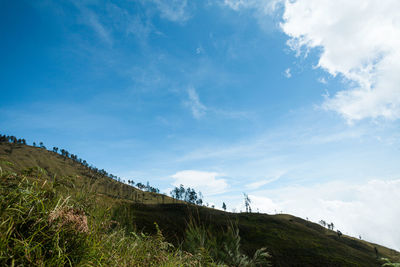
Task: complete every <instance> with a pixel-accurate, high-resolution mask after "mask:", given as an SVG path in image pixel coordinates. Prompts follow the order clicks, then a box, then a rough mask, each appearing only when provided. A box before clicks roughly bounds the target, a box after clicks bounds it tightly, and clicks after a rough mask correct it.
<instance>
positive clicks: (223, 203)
mask: <svg viewBox="0 0 400 267" xmlns="http://www.w3.org/2000/svg"><path fill="white" fill-rule="evenodd" d="M222 209H223V210H224V211H226V204H225V202H222Z"/></svg>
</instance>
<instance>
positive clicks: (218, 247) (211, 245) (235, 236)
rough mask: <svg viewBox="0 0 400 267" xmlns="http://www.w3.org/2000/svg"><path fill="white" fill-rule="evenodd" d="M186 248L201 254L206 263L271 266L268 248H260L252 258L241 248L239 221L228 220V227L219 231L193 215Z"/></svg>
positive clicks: (185, 244) (188, 227) (186, 233)
mask: <svg viewBox="0 0 400 267" xmlns="http://www.w3.org/2000/svg"><path fill="white" fill-rule="evenodd" d="M183 246H184V249H185V250H187V251H189V252H191V253H193V254H197V255H199V256H200V258H201V259H202V261H203V262H204V263H213V262H217V263H218V264H221V265H228V266H271V264H270V261H269V259H270V258H271V255H270V254H269V253H268V252H267V250H266V248H261V249H258V250H257V251H256V252H255V253H254V256H253V257H252V258H249V257H248V256H246V255H245V254H243V253H242V252H241V250H240V235H239V228H238V226H237V223H233V222H231V221H228V223H227V227H226V228H225V229H221V230H220V231H217V230H215V229H212V228H211V227H206V226H204V225H203V224H201V223H199V222H198V220H196V219H194V218H193V217H191V219H190V221H189V222H188V224H187V228H186V232H185V240H184V244H183Z"/></svg>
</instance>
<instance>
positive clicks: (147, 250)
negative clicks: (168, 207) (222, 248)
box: [0, 175, 201, 266]
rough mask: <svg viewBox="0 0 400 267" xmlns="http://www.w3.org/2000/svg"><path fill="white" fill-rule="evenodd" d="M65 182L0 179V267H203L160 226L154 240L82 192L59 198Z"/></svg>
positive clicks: (153, 237) (14, 178)
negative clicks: (170, 240)
mask: <svg viewBox="0 0 400 267" xmlns="http://www.w3.org/2000/svg"><path fill="white" fill-rule="evenodd" d="M32 180H33V181H32ZM62 184H63V183H54V182H47V181H44V182H43V181H42V180H41V181H40V183H39V182H38V180H36V179H34V178H32V177H27V176H23V175H17V176H14V175H2V176H1V177H0V266H32V265H33V266H83V265H84V266H201V259H200V257H198V256H197V255H191V254H189V253H186V252H183V251H181V250H178V249H176V248H174V246H173V245H171V244H170V243H168V242H166V241H165V240H164V237H163V235H162V233H161V231H160V229H159V228H158V225H156V230H157V233H156V234H155V235H152V236H150V235H145V234H143V233H135V232H131V233H126V231H125V229H123V228H120V227H118V223H117V222H113V221H111V220H110V219H109V212H108V211H109V210H108V209H104V208H101V207H100V206H98V205H90V204H88V203H83V199H82V198H80V197H81V195H82V193H79V191H77V193H76V194H72V195H70V196H63V195H62V194H60V193H59V192H63V191H62V190H61V188H59V185H62ZM86 195H89V198H86V201H85V202H91V199H92V198H90V192H86ZM92 200H94V199H92ZM88 214H90V216H89V215H88Z"/></svg>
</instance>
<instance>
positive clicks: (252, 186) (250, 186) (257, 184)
mask: <svg viewBox="0 0 400 267" xmlns="http://www.w3.org/2000/svg"><path fill="white" fill-rule="evenodd" d="M285 173H286V171H280V172H278V173H277V174H276V175H274V176H273V177H272V178H269V179H265V180H261V181H257V182H254V183H250V184H247V185H246V188H247V189H249V190H254V189H259V188H260V187H262V186H264V185H266V184H270V183H272V182H275V181H277V180H279V178H281V177H282V175H284V174H285Z"/></svg>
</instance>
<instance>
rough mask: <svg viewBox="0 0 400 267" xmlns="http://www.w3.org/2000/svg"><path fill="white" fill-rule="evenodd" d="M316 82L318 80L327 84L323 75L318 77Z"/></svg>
mask: <svg viewBox="0 0 400 267" xmlns="http://www.w3.org/2000/svg"><path fill="white" fill-rule="evenodd" d="M318 82H320V83H322V84H328V82H327V81H326V79H325V78H324V77H320V78H318Z"/></svg>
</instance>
